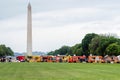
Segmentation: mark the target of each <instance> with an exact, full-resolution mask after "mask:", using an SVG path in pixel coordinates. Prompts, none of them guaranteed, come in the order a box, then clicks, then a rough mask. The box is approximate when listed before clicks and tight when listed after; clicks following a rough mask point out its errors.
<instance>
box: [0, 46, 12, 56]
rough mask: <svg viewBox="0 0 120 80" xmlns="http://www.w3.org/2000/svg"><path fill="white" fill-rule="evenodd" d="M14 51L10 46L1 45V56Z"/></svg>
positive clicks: (8, 54)
mask: <svg viewBox="0 0 120 80" xmlns="http://www.w3.org/2000/svg"><path fill="white" fill-rule="evenodd" d="M13 54H14V53H13V51H12V50H11V48H10V47H6V46H5V45H0V57H3V56H10V55H13Z"/></svg>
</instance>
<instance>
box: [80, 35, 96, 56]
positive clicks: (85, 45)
mask: <svg viewBox="0 0 120 80" xmlns="http://www.w3.org/2000/svg"><path fill="white" fill-rule="evenodd" d="M96 36H98V35H97V34H95V33H89V34H86V35H85V37H84V38H83V40H82V50H83V53H84V54H85V55H89V44H90V43H91V40H92V39H93V38H94V37H96Z"/></svg>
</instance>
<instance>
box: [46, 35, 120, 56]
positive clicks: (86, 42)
mask: <svg viewBox="0 0 120 80" xmlns="http://www.w3.org/2000/svg"><path fill="white" fill-rule="evenodd" d="M58 54H59V55H74V54H76V55H86V56H89V55H90V54H93V55H101V56H105V55H110V56H111V55H115V56H116V55H120V39H119V38H118V37H117V36H116V35H114V34H95V33H88V34H86V35H85V37H84V38H83V39H82V42H81V43H78V44H76V45H74V46H71V47H70V46H62V47H61V48H59V49H56V50H55V51H51V52H49V53H48V55H58Z"/></svg>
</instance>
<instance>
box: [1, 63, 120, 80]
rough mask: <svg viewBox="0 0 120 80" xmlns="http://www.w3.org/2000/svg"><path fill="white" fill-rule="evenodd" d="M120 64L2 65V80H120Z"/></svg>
mask: <svg viewBox="0 0 120 80" xmlns="http://www.w3.org/2000/svg"><path fill="white" fill-rule="evenodd" d="M119 79H120V64H89V63H87V64H85V63H0V80H119Z"/></svg>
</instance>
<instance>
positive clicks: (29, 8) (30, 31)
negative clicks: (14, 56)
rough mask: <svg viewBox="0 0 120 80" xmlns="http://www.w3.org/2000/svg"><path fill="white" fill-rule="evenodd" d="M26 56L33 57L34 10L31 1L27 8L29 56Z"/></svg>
mask: <svg viewBox="0 0 120 80" xmlns="http://www.w3.org/2000/svg"><path fill="white" fill-rule="evenodd" d="M26 56H32V8H31V4H30V1H28V7H27V54H26Z"/></svg>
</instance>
